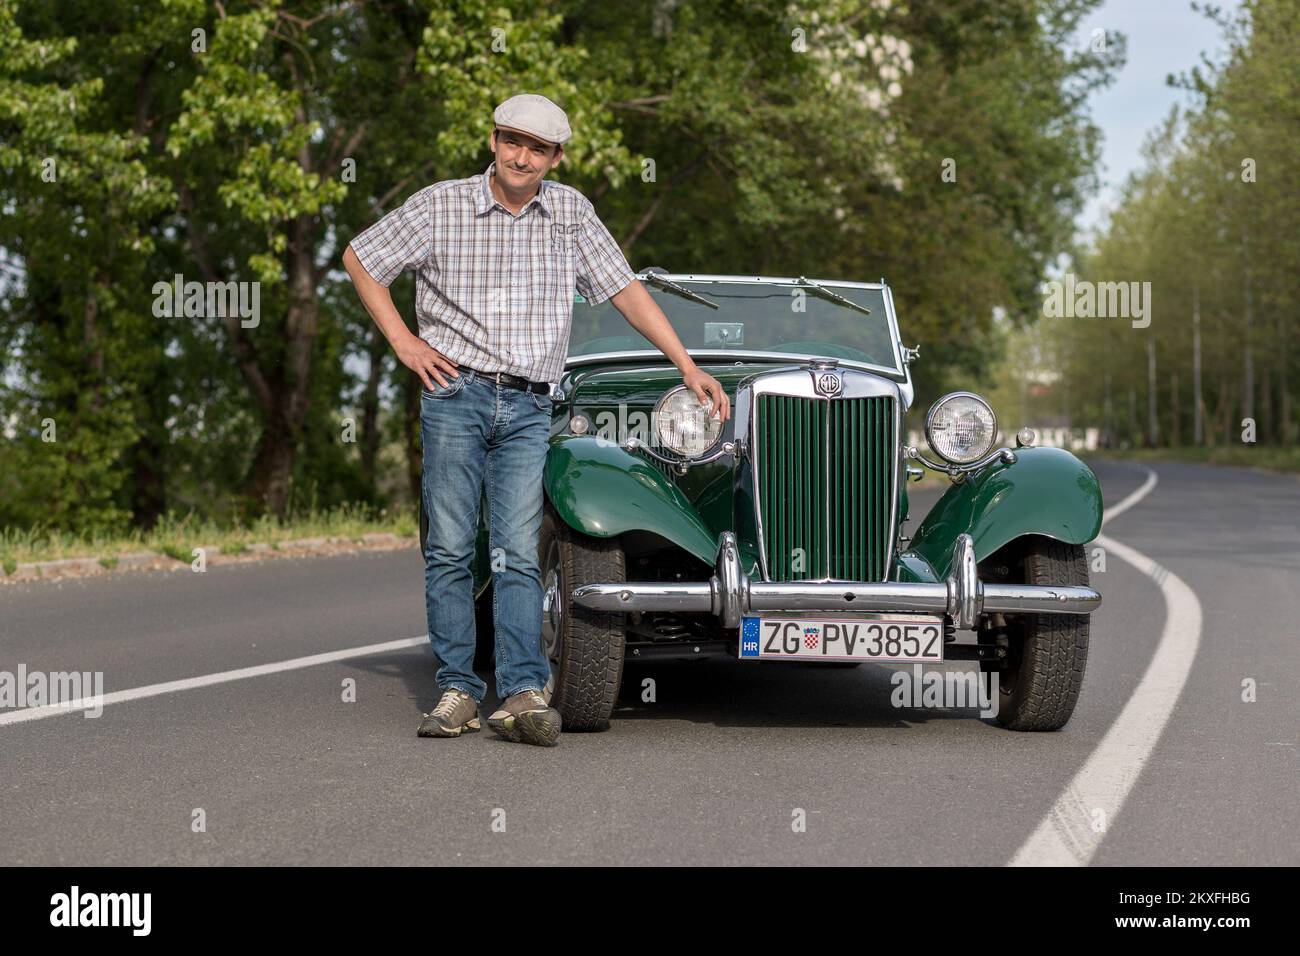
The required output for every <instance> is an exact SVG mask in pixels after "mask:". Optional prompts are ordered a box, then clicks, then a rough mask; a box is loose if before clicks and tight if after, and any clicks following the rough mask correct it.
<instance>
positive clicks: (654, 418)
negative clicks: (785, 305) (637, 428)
mask: <svg viewBox="0 0 1300 956" xmlns="http://www.w3.org/2000/svg"><path fill="white" fill-rule="evenodd" d="M679 392H688V393H689V394H690V395H691V397H692V398H694V397H695V393H694V392H691V390H690V389H689V388H688V387H687V386H686V384H685V383H682V384H681V385H674V386H673V387H672V388H670V389H668V390H667V391H666V392H664V393H663V394H662V395H660V396H659V399H658V401H656V402H655V405H654V409H653V410H652V411H651V413H650V435H651V438H653V440H654V441H655V442H656V443H657V444H658V445H659V446H660V447H662V448H666V449H667V450H668V451H670V452H672V453H673V454H674V455H676V456H677V457H678V458H680V459H681V460H682V461H686V462H693V461H699V460H700V459H702V458H705V457H707V456H708V455H709V454H710V453H712V452H713V451H714V449H716V448H717V447H718V444H719V443H720V442H721V441H722V439H723V434H724V433H725V431H726V429H725V428H723V427H722V424H721V423H719V425H718V434H717V437H715V438H714V439H713V441H711V442H710V443H709V444H708V446H707V447H705V448H704V449H703V450H702V451H700V452H699V453H698V454H694V455H688V454H686V453H685V452H683V451H680V450H678V449H677V448H676V447H674V446H673V445H671V444H669V443H668V442H667V441H665V440H664V437H663V435H662V434H661V433H660V431H659V422H660V421H661V420H662V412H663V408H664V405H666V404H667V403H668V401H669V400H670V399H671V398H672V397H673V396H674V395H676V394H678V393H679ZM697 401H698V399H697Z"/></svg>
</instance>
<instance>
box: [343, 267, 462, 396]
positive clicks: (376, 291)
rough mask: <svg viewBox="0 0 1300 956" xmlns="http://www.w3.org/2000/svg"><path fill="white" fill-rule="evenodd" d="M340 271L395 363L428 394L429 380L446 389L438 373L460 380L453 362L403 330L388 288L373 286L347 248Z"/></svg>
mask: <svg viewBox="0 0 1300 956" xmlns="http://www.w3.org/2000/svg"><path fill="white" fill-rule="evenodd" d="M343 268H345V269H347V270H348V275H349V276H351V277H352V284H353V285H354V286H356V289H357V295H359V296H360V297H361V304H362V305H364V306H365V307H366V311H367V312H369V313H370V317H371V318H372V319H374V320H375V324H376V325H377V326H379V330H380V331H381V332H383V333H384V337H385V338H386V339H388V344H389V345H391V346H392V347H393V351H394V352H395V353H396V354H397V358H398V361H400V362H401V363H402V364H403V365H405V366H406V367H407V368H409V369H410V370H411V371H413V372H415V373H416V374H417V375H419V376H420V378H421V379H423V380H424V385H425V387H426V388H428V389H429V391H433V382H432V381H430V377H432V379H433V380H434V381H436V382H437V383H438V384H439V385H441V386H442V387H443V388H446V387H447V381H446V379H444V378H443V377H442V375H441V374H440V373H443V372H445V373H447V374H448V375H450V376H452V377H453V378H459V377H460V373H459V372H458V371H456V363H455V362H453V361H452V360H451V359H449V358H447V356H445V355H443V354H442V353H441V352H439V351H438V350H437V349H435V348H433V347H432V346H431V345H429V343H428V342H426V341H424V339H422V338H420V337H419V336H418V335H414V334H412V333H411V330H410V329H408V328H407V327H406V323H405V322H404V321H403V320H402V315H401V313H400V312H398V311H397V306H395V305H393V296H392V293H390V292H389V291H388V286H386V285H384V284H382V283H380V282H376V281H375V280H374V278H372V277H371V275H370V273H369V272H367V271H366V267H365V266H363V265H362V264H361V260H360V259H358V258H357V254H356V253H355V252H353V251H352V247H351V246H348V247H347V249H346V250H345V251H344V253H343Z"/></svg>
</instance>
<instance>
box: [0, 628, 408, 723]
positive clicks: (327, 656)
mask: <svg viewBox="0 0 1300 956" xmlns="http://www.w3.org/2000/svg"><path fill="white" fill-rule="evenodd" d="M426 641H428V638H427V637H424V636H421V637H411V638H405V639H403V640H400V641H385V642H384V643H382V644H366V645H363V646H361V647H348V648H344V649H343V650H341V651H327V652H326V653H324V654H312V655H310V656H308V657H294V658H291V659H290V660H287V661H277V662H276V663H274V664H258V665H257V666H256V667H241V668H239V669H238V670H233V671H222V672H221V673H219V674H205V675H203V676H202V677H186V678H185V679H184V680H171V681H167V682H166V683H163V684H148V685H147V686H145V687H134V688H132V689H130V690H118V691H114V692H113V693H111V694H105V695H104V697H103V700H102V701H96V700H95V699H94V698H93V697H84V698H82V699H80V700H74V701H69V702H68V703H65V704H49V705H46V706H44V707H31V708H27V709H20V710H15V711H10V712H8V713H0V727H3V726H5V725H6V724H21V723H25V722H27V721H29V720H41V719H42V718H45V717H56V716H58V715H59V714H79V713H81V712H83V711H85V710H88V709H91V708H94V707H96V706H97V705H98V704H99V703H103V705H104V706H105V707H107V706H108V705H109V704H121V703H125V702H126V701H128V700H141V699H143V698H145V697H158V696H161V695H162V694H175V693H177V692H178V691H182V690H193V689H194V688H196V687H211V686H212V685H213V684H228V683H230V682H231V681H237V680H247V679H248V678H250V677H264V676H265V675H267V674H279V673H281V672H282V671H293V670H298V669H300V668H303V667H315V666H316V665H317V664H332V663H334V662H335V661H346V660H350V659H351V658H354V657H366V656H368V655H370V654H383V653H385V652H386V651H400V650H402V649H403V648H407V647H416V646H418V645H420V644H423V643H425V642H426Z"/></svg>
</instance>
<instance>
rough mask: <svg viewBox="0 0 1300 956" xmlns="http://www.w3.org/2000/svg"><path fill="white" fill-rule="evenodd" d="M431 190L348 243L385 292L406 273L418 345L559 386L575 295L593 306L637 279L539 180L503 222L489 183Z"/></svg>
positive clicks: (588, 214) (596, 230) (567, 191)
mask: <svg viewBox="0 0 1300 956" xmlns="http://www.w3.org/2000/svg"><path fill="white" fill-rule="evenodd" d="M495 165H496V164H495V163H493V164H491V165H489V166H488V168H487V169H486V170H485V171H484V172H483V173H481V174H480V175H478V176H471V177H469V178H468V179H451V180H447V181H445V182H440V183H434V184H433V185H432V186H426V187H425V188H424V189H421V190H420V191H419V192H417V193H415V194H414V195H413V196H411V198H410V199H408V200H407V201H406V202H405V203H403V204H402V205H401V206H400V207H399V208H397V209H394V210H393V211H392V212H390V213H388V214H387V215H386V216H384V217H383V218H382V219H380V220H379V221H378V222H376V223H375V224H374V225H372V226H371V227H370V228H369V229H366V230H365V231H364V232H362V233H361V234H360V235H358V236H357V237H356V238H355V239H353V240H352V251H353V252H354V253H355V254H356V257H357V259H359V260H360V261H361V264H362V265H363V266H365V268H366V271H367V272H368V273H370V275H371V276H372V277H373V278H374V279H375V281H376V282H380V283H382V284H383V285H386V286H387V285H391V284H392V282H393V280H394V279H396V278H397V276H398V275H399V274H400V273H401V272H402V271H403V270H406V269H413V270H415V314H416V317H417V318H418V320H419V325H420V338H422V339H424V340H425V341H426V342H428V343H429V344H430V345H431V346H433V347H434V348H435V349H437V350H438V351H439V352H442V353H443V354H444V355H446V356H448V357H449V358H451V359H453V360H454V361H456V362H457V363H458V364H461V365H465V366H467V367H469V368H473V369H478V370H479V371H481V372H507V373H509V374H512V375H522V376H523V377H525V378H527V379H529V380H531V381H534V382H558V381H559V380H560V375H561V373H562V372H563V370H564V359H565V355H566V353H567V352H568V348H569V330H570V327H571V325H572V323H573V292H574V290H575V289H577V291H578V292H580V293H582V295H583V296H584V297H585V298H586V299H587V300H588V301H590V302H591V303H593V304H599V303H601V302H604V301H605V300H606V299H608V298H609V297H610V296H613V295H615V294H616V293H618V292H619V291H621V290H622V289H623V288H624V287H625V286H626V285H627V284H628V283H630V282H631V281H632V280H633V279H634V278H636V275H635V273H634V272H633V271H632V269H631V268H630V267H629V266H628V264H627V259H626V258H625V257H624V256H623V251H622V250H621V249H620V248H619V247H618V243H616V242H615V241H614V237H613V236H611V235H610V234H609V230H608V229H606V228H605V225H604V223H602V222H601V221H600V218H599V217H598V216H597V215H596V210H595V208H594V207H593V206H592V204H591V201H590V200H588V199H587V197H586V196H584V195H582V193H580V192H578V191H577V190H576V189H573V188H572V187H570V186H564V185H561V184H560V183H556V182H550V181H548V180H542V182H541V184H540V186H539V188H538V192H537V195H536V196H534V197H533V198H532V199H530V200H529V201H528V202H527V203H526V204H525V205H524V207H523V209H521V210H520V211H519V215H517V216H516V215H512V214H511V213H510V211H509V210H508V209H506V208H505V207H504V206H502V205H501V204H500V203H499V202H498V201H497V199H496V197H495V196H493V195H492V190H491V188H490V187H489V179H488V177H489V176H491V175H492V174H493V167H495Z"/></svg>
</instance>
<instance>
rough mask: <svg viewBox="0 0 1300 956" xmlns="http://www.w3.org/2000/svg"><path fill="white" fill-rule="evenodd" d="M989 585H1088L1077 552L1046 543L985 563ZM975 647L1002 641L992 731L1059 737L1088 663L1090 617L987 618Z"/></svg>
mask: <svg viewBox="0 0 1300 956" xmlns="http://www.w3.org/2000/svg"><path fill="white" fill-rule="evenodd" d="M986 564H988V565H990V566H991V568H992V576H991V579H992V580H999V581H1006V582H1008V583H1016V584H1048V585H1050V584H1059V585H1084V586H1087V584H1088V562H1087V559H1086V557H1085V555H1084V551H1083V547H1082V546H1080V545H1077V544H1064V543H1063V542H1060V541H1054V540H1052V539H1051V538H1042V537H1030V538H1021V539H1017V540H1016V541H1013V542H1012V543H1011V544H1010V545H1008V546H1007V547H1006V548H1003V549H1002V551H1000V552H998V553H997V554H996V555H994V556H993V557H991V558H990V559H989V560H988V561H987V562H986ZM990 617H991V618H992V620H991V621H989V620H987V619H986V623H985V625H984V626H983V627H981V630H980V633H979V641H980V643H982V644H996V643H998V639H999V638H1000V637H1004V638H1005V643H1006V647H1007V656H1006V664H1005V666H1004V667H1003V668H1002V669H1001V670H994V671H993V672H994V673H996V674H997V675H998V715H997V720H998V723H999V724H1001V725H1002V726H1003V727H1006V728H1008V729H1010V730H1060V729H1061V728H1062V727H1064V726H1065V725H1066V724H1067V723H1068V722H1069V720H1070V715H1071V714H1073V713H1074V705H1075V704H1076V703H1077V702H1078V700H1079V690H1080V688H1081V687H1082V686H1083V671H1084V667H1085V665H1086V664H1087V662H1088V615H1086V614H1005V615H990Z"/></svg>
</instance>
